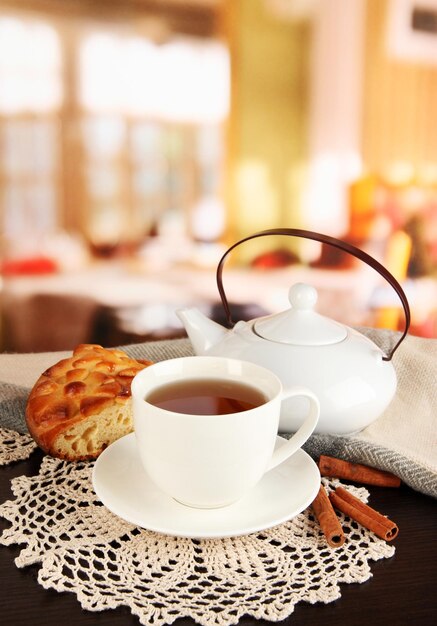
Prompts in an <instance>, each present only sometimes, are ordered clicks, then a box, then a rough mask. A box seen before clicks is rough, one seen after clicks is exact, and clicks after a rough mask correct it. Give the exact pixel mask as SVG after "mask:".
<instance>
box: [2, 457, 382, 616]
mask: <svg viewBox="0 0 437 626" xmlns="http://www.w3.org/2000/svg"><path fill="white" fill-rule="evenodd" d="M91 472H92V464H91V463H77V464H74V463H68V462H65V461H59V460H56V459H53V458H50V457H45V458H44V459H43V461H42V465H41V469H40V472H39V474H38V475H37V476H30V477H29V476H20V477H18V478H14V479H13V480H12V489H13V493H14V495H15V499H14V500H11V501H8V502H5V503H4V504H2V505H1V506H0V516H2V517H4V518H6V519H7V520H9V521H10V522H11V527H10V528H7V529H6V530H5V531H4V532H3V535H2V537H1V539H0V543H2V544H3V545H11V544H25V547H24V548H23V549H22V550H21V553H20V555H19V556H18V557H17V559H16V561H15V562H16V565H17V566H18V567H25V566H27V565H30V564H33V563H38V564H40V566H41V567H40V570H39V574H38V581H39V583H40V584H41V585H42V586H43V587H45V588H47V589H48V588H51V589H56V590H57V591H70V592H73V593H75V594H76V595H77V598H78V600H79V602H80V603H81V605H82V607H83V608H85V609H88V610H90V611H102V610H104V609H109V608H115V607H117V606H121V605H124V606H127V607H129V609H130V610H131V612H132V613H133V614H135V615H137V616H138V618H139V621H140V622H141V624H151V623H153V624H154V625H155V626H162V625H164V624H172V623H173V622H174V621H175V620H176V619H177V618H179V617H191V618H192V619H194V620H195V621H196V622H197V623H199V624H202V625H203V626H213V625H225V624H226V625H230V624H236V623H237V622H238V620H239V618H240V617H242V616H243V615H249V616H253V617H255V618H259V619H266V620H270V621H279V620H283V619H285V618H286V617H287V616H288V615H290V614H291V613H292V612H293V610H294V606H295V604H296V603H297V602H300V601H305V602H309V603H315V602H324V603H328V602H331V601H333V600H335V599H337V598H339V597H340V588H339V584H340V583H353V582H354V583H356V582H364V581H365V580H367V579H368V578H370V577H371V572H370V567H369V563H368V562H369V561H374V560H378V559H381V558H386V557H390V556H392V555H393V553H394V548H393V546H389V545H387V544H386V543H385V542H384V541H382V540H381V539H378V538H377V537H376V536H375V535H373V534H372V533H370V532H369V531H367V530H365V529H364V528H363V527H361V526H360V525H358V524H357V523H356V522H353V521H352V520H350V519H348V518H345V517H344V516H342V523H343V526H344V530H345V534H346V537H347V540H346V543H345V544H344V545H343V546H342V547H340V548H336V549H333V548H330V547H329V546H328V545H327V543H326V540H325V538H324V536H323V534H322V532H321V530H320V528H319V525H318V523H317V521H316V520H315V519H314V517H313V515H312V511H311V509H307V510H306V511H305V512H303V513H301V514H300V515H298V516H297V517H295V518H294V519H293V520H291V521H289V522H286V523H284V524H281V525H280V526H277V527H276V528H273V529H270V530H266V531H263V532H258V533H255V534H252V535H249V536H247V537H238V538H232V539H214V540H192V539H183V538H174V537H168V536H164V535H160V534H157V533H154V532H150V531H147V530H144V529H140V528H137V527H134V526H133V525H131V524H129V523H126V522H124V521H123V520H121V519H119V518H118V517H116V516H115V515H113V514H112V513H110V512H109V511H108V510H107V509H106V508H105V507H104V506H103V505H102V504H101V503H100V502H99V501H98V499H97V496H96V495H95V493H94V491H93V488H92V484H91ZM323 480H324V483H325V485H326V486H327V488H328V489H330V488H332V487H334V486H338V484H340V483H339V481H337V480H333V481H330V482H328V481H327V480H326V479H323ZM347 488H348V489H349V490H350V491H352V492H353V493H354V494H355V495H358V496H359V497H360V498H362V499H364V500H365V499H367V496H368V492H367V491H366V490H365V489H364V488H354V487H350V486H348V487H347Z"/></svg>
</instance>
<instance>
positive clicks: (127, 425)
mask: <svg viewBox="0 0 437 626" xmlns="http://www.w3.org/2000/svg"><path fill="white" fill-rule="evenodd" d="M148 365H151V361H142V360H141V361H136V360H134V359H131V358H130V357H129V356H128V355H127V354H125V353H124V352H123V351H122V350H117V349H105V348H103V347H102V346H99V345H95V344H81V345H79V346H78V347H77V348H76V349H75V350H74V352H73V355H72V356H71V357H69V358H67V359H63V360H62V361H59V363H56V364H55V365H53V366H52V367H50V368H49V369H48V370H46V371H45V372H44V373H43V374H42V375H41V376H40V377H39V378H38V380H37V381H36V383H35V385H34V387H33V388H32V390H31V392H30V395H29V398H28V401H27V406H26V423H27V427H28V429H29V433H30V434H31V436H32V437H33V438H34V440H35V441H36V443H37V444H38V445H39V446H40V448H42V449H43V450H44V451H45V452H47V454H50V455H51V456H54V457H58V458H60V459H65V460H70V461H79V460H86V459H96V458H97V457H98V456H99V454H100V453H101V452H102V451H103V450H104V449H105V448H107V447H108V446H109V445H110V444H111V443H112V442H113V441H115V440H116V439H119V438H120V437H123V436H124V435H127V434H129V433H130V432H132V431H133V419H132V398H131V388H130V387H131V382H132V379H133V377H134V376H135V375H136V374H137V373H138V372H139V371H140V370H142V369H144V368H145V367H147V366H148Z"/></svg>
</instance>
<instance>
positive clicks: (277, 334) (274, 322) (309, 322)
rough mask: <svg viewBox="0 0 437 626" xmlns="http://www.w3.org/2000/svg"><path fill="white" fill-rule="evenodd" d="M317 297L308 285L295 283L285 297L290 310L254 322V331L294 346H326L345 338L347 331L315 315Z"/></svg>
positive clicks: (261, 335)
mask: <svg viewBox="0 0 437 626" xmlns="http://www.w3.org/2000/svg"><path fill="white" fill-rule="evenodd" d="M317 295H318V294H317V291H316V289H314V287H312V286H311V285H306V284H305V283H296V284H295V285H293V286H292V287H291V289H290V291H289V296H288V297H289V300H290V303H291V309H288V310H287V311H284V312H283V313H278V314H276V315H270V316H269V317H264V318H262V319H259V320H257V321H256V322H255V324H254V331H255V332H256V334H257V335H259V336H260V337H263V338H264V339H269V340H270V341H277V342H279V343H289V344H294V345H297V346H326V345H329V344H332V343H338V342H339V341H343V340H344V339H345V338H346V337H347V329H346V327H345V326H343V325H342V324H340V323H339V322H335V321H334V320H331V319H329V318H328V317H324V316H323V315H320V314H319V313H316V312H315V311H314V306H315V304H316V302H317Z"/></svg>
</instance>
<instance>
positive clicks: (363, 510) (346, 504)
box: [329, 487, 399, 541]
mask: <svg viewBox="0 0 437 626" xmlns="http://www.w3.org/2000/svg"><path fill="white" fill-rule="evenodd" d="M329 499H330V500H331V503H332V505H333V506H334V507H335V508H336V509H338V510H339V511H341V512H342V513H345V515H348V516H349V517H351V518H352V519H354V520H355V521H356V522H358V523H359V524H361V525H362V526H364V527H365V528H368V529H369V530H371V531H372V532H374V533H375V535H378V537H381V538H382V539H385V540H386V541H392V540H393V539H394V538H395V537H396V536H397V534H398V532H399V529H398V527H397V526H396V524H395V523H394V522H392V521H391V520H389V519H388V517H385V516H384V515H381V513H378V511H375V509H372V507H370V506H368V505H367V504H364V502H361V500H359V499H358V498H356V497H355V496H353V495H352V494H351V493H349V492H348V491H346V489H343V487H338V488H337V489H336V490H335V491H332V492H331V493H330V494H329Z"/></svg>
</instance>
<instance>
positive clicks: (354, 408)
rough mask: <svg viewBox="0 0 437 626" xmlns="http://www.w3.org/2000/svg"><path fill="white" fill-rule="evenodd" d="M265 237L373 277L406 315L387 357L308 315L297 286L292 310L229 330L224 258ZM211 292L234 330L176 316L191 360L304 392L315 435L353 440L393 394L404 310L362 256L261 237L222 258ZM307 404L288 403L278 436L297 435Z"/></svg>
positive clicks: (309, 301)
mask: <svg viewBox="0 0 437 626" xmlns="http://www.w3.org/2000/svg"><path fill="white" fill-rule="evenodd" d="M266 235H292V236H295V237H303V238H308V239H313V240H315V241H319V242H322V243H325V244H329V245H333V246H335V247H336V248H339V249H341V250H343V251H345V252H349V253H350V254H352V255H354V256H356V257H357V258H359V259H361V260H363V261H364V262H366V263H367V264H368V265H370V266H371V267H373V268H374V269H375V270H376V271H377V272H379V273H380V274H381V275H382V276H383V277H384V278H385V279H386V280H387V281H388V282H389V283H390V285H391V286H392V287H393V288H394V289H395V291H396V292H397V294H398V296H399V298H400V300H401V302H402V305H403V308H404V313H405V321H406V325H405V330H404V332H403V334H402V335H401V337H400V339H399V340H398V342H397V343H396V345H395V346H394V348H392V350H391V352H390V354H389V355H388V356H385V355H384V353H383V352H382V350H381V349H380V348H379V347H378V346H377V345H376V344H375V343H373V342H372V341H371V340H370V339H368V338H367V337H365V336H364V335H363V334H361V333H359V332H357V331H356V330H354V329H352V328H350V327H348V326H344V325H342V324H340V323H338V322H335V321H334V320H331V319H329V318H327V317H324V316H322V315H319V314H318V313H317V312H316V311H315V310H314V306H315V304H316V301H317V292H316V290H315V289H314V288H313V287H311V286H310V285H306V284H303V283H298V284H295V285H293V286H292V287H291V289H290V292H289V299H290V304H291V308H290V309H288V310H286V311H284V312H282V313H279V314H275V315H269V316H265V317H261V318H258V319H255V320H251V321H249V322H243V321H240V322H237V324H235V325H233V323H232V321H231V316H230V309H229V305H228V302H227V299H226V295H225V292H224V289H223V284H222V271H223V264H224V261H225V258H226V257H227V255H228V254H229V253H230V252H231V250H233V249H234V248H235V247H236V246H237V245H239V244H240V243H243V242H245V241H248V240H249V239H253V238H255V237H262V236H266ZM217 285H218V289H219V293H220V296H221V299H222V302H223V306H224V308H225V312H226V315H227V318H228V321H229V324H230V325H231V326H232V325H233V328H231V329H227V328H224V327H223V326H221V325H219V324H217V323H216V322H214V321H211V320H209V319H208V318H207V317H206V316H205V315H203V314H202V313H201V312H200V311H198V310H197V309H195V308H187V309H181V310H179V311H177V314H178V316H179V318H180V319H181V321H182V323H183V324H184V326H185V328H186V331H187V333H188V336H189V338H190V340H191V343H192V344H193V348H194V352H195V353H196V354H198V355H218V356H227V357H231V358H238V359H243V360H246V361H252V362H254V363H258V364H259V365H263V366H264V367H267V368H268V369H270V370H272V371H273V372H275V373H276V374H277V375H278V376H279V378H280V379H281V381H282V384H283V386H284V388H285V389H287V388H288V387H291V386H295V385H299V386H304V387H308V388H309V389H310V390H311V391H313V392H314V393H315V394H316V395H317V397H318V398H319V401H320V418H319V422H318V426H317V428H316V431H315V432H319V433H330V434H337V435H345V434H350V433H354V432H358V431H360V430H362V429H363V428H365V427H366V426H368V425H369V424H370V423H371V422H373V421H374V420H375V419H377V418H378V417H379V416H380V415H381V413H382V412H383V411H384V409H385V408H386V407H387V406H388V404H389V403H390V401H391V400H392V398H393V396H394V394H395V391H396V386H397V380H396V372H395V369H394V367H393V365H392V362H391V359H392V356H393V354H394V352H395V350H396V349H397V348H398V347H399V345H400V343H401V342H402V341H403V339H404V338H405V336H406V334H407V332H408V328H409V324H410V309H409V305H408V301H407V298H406V296H405V293H404V292H403V290H402V287H401V286H400V284H399V283H398V282H397V280H396V279H395V278H394V277H393V276H392V275H391V274H390V273H389V272H388V270H387V269H385V268H384V266H383V265H381V264H380V263H379V262H378V261H376V260H375V259H374V258H373V257H371V256H370V255H368V254H367V253H366V252H364V251H362V250H360V249H359V248H355V247H354V246H352V245H350V244H348V243H346V242H343V241H340V240H337V239H334V238H333V237H329V236H327V235H322V234H319V233H314V232H312V231H306V230H301V229H273V230H268V231H262V232H260V233H256V234H254V235H251V236H249V237H246V238H245V239H242V240H241V241H239V242H237V243H236V244H234V245H233V246H232V247H231V248H229V250H227V252H226V253H225V254H224V255H223V257H222V258H221V260H220V262H219V265H218V268H217ZM306 402H307V401H306V400H305V398H291V399H290V400H288V401H287V402H285V403H284V404H283V408H282V412H281V420H280V431H282V432H294V431H296V430H297V429H298V427H299V425H300V424H301V423H302V419H303V417H304V415H305V414H306V412H307V407H306V404H305V403H306Z"/></svg>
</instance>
